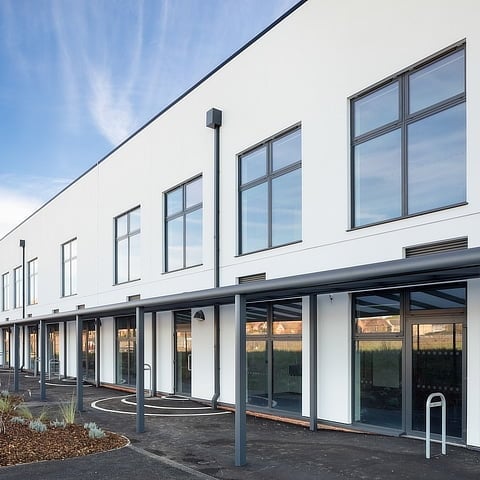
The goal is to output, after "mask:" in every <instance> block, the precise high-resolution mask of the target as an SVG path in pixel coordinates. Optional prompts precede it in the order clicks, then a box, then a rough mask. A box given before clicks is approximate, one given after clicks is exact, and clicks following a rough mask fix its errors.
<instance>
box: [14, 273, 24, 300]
mask: <svg viewBox="0 0 480 480" xmlns="http://www.w3.org/2000/svg"><path fill="white" fill-rule="evenodd" d="M13 283H14V291H13V304H14V308H20V307H22V306H23V268H22V267H17V268H16V269H15V270H14V271H13Z"/></svg>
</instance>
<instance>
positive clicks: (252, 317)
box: [246, 304, 268, 335]
mask: <svg viewBox="0 0 480 480" xmlns="http://www.w3.org/2000/svg"><path fill="white" fill-rule="evenodd" d="M267 312H268V310H267V307H266V306H265V305H262V304H257V305H255V304H253V305H247V325H246V328H247V330H246V331H247V335H266V334H267V333H268V323H267V318H268V316H267Z"/></svg>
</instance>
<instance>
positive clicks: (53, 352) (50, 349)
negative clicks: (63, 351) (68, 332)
mask: <svg viewBox="0 0 480 480" xmlns="http://www.w3.org/2000/svg"><path fill="white" fill-rule="evenodd" d="M47 369H48V370H47V372H48V376H49V377H52V376H54V375H57V376H59V375H60V331H59V326H58V323H55V324H50V325H47Z"/></svg>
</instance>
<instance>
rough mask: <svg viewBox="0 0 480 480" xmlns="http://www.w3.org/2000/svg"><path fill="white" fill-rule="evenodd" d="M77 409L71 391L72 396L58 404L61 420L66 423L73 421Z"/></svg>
mask: <svg viewBox="0 0 480 480" xmlns="http://www.w3.org/2000/svg"><path fill="white" fill-rule="evenodd" d="M76 411H77V402H76V401H75V397H74V395H73V393H72V398H71V399H70V401H69V402H67V403H61V404H60V413H61V414H62V418H63V421H64V422H65V424H66V425H70V424H72V423H75V414H76Z"/></svg>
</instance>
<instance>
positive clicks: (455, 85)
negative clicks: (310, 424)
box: [0, 0, 480, 447]
mask: <svg viewBox="0 0 480 480" xmlns="http://www.w3.org/2000/svg"><path fill="white" fill-rule="evenodd" d="M477 10H478V7H477V5H476V3H475V2H473V1H468V0H461V1H459V2H457V3H456V4H455V5H453V4H452V3H451V2H444V1H435V2H434V1H430V0H426V1H422V2H413V1H411V0H406V1H404V2H402V3H401V4H395V7H393V4H392V3H391V2H380V1H376V0H369V1H368V2H366V3H365V2H354V1H345V2H338V1H319V0H309V1H307V2H301V3H300V4H299V5H298V6H297V7H295V8H294V9H292V11H290V12H289V13H288V14H287V15H285V16H284V17H283V18H282V19H280V20H279V21H278V22H276V23H275V24H274V25H272V27H270V28H268V29H267V30H266V31H265V32H263V33H262V34H261V35H259V36H258V37H257V38H255V39H254V40H253V41H252V42H251V43H250V44H248V45H247V46H246V47H245V48H243V49H241V50H240V51H239V52H237V53H236V54H235V55H234V56H233V57H232V58H230V59H229V60H228V61H226V62H225V63H224V64H222V65H221V66H220V67H219V68H217V69H216V70H215V71H213V72H212V73H211V74H210V75H208V76H207V77H206V78H205V79H203V80H202V81H200V82H199V83H198V84H197V85H195V86H194V87H193V88H192V89H190V90H189V91H188V92H186V93H185V94H184V95H183V96H182V97H180V98H179V99H177V100H176V101H175V102H174V103H173V104H172V105H170V106H169V107H167V108H166V109H165V110H164V111H162V112H161V113H160V114H159V115H158V116H156V117H155V118H154V119H152V120H151V121H150V122H149V123H148V124H147V125H145V126H144V127H143V128H142V129H140V130H139V131H138V132H136V133H135V134H134V135H132V136H131V137H130V138H129V139H127V140H126V141H125V142H124V143H122V144H121V145H119V146H118V147H117V148H116V149H114V150H113V151H112V152H111V153H110V154H108V155H107V156H106V157H105V158H104V159H102V160H101V161H99V162H98V163H97V164H96V165H95V166H94V167H92V168H91V169H90V170H89V171H87V172H86V173H85V174H84V175H83V176H82V177H80V178H79V179H77V180H76V181H75V182H73V183H72V184H71V185H70V186H69V187H67V188H66V189H65V190H64V191H62V192H61V193H60V194H59V195H57V196H56V197H54V198H53V199H52V200H51V201H49V202H48V203H47V204H46V205H44V206H43V207H42V208H40V209H39V210H38V211H37V212H35V213H34V214H33V215H32V216H31V217H29V218H28V219H27V220H26V221H24V222H23V223H22V224H20V225H19V226H18V227H16V228H15V229H14V230H13V231H11V232H10V233H9V234H7V235H6V236H5V237H4V238H3V239H1V240H0V275H1V282H2V285H1V290H0V302H1V307H2V308H1V312H0V339H1V347H0V351H1V355H0V361H1V363H2V364H3V366H4V367H13V364H14V353H15V344H16V343H17V348H16V352H17V355H18V358H19V359H20V360H19V362H20V366H22V367H23V368H25V369H29V370H32V371H35V372H36V371H37V370H38V369H41V370H43V371H44V372H48V373H49V374H59V375H67V376H75V375H76V373H77V370H78V368H77V357H78V355H77V351H76V344H77V342H78V333H77V332H76V328H75V322H72V320H73V319H75V318H76V317H77V316H78V315H82V318H83V323H82V335H81V343H82V369H83V370H82V371H83V375H84V377H85V378H86V379H87V380H90V381H92V382H95V383H97V384H104V385H111V386H115V387H122V388H126V389H128V388H134V387H135V385H136V384H137V378H136V376H137V374H138V368H137V365H136V348H137V339H136V334H137V328H136V320H137V319H136V317H135V315H134V314H133V313H132V312H133V310H131V309H130V305H143V304H144V303H145V304H148V305H149V306H150V311H149V312H147V313H146V317H145V318H146V320H145V344H144V348H145V361H146V363H148V364H149V366H150V368H151V370H150V369H149V370H147V371H145V378H144V381H145V384H146V385H150V386H151V387H152V388H153V389H154V390H155V391H157V392H162V393H172V392H175V393H178V394H182V395H186V396H191V397H193V398H196V399H201V400H204V401H213V402H218V403H219V404H220V405H233V404H235V380H236V379H235V375H234V372H235V355H234V345H235V342H236V341H237V340H236V335H235V322H234V317H235V307H234V303H233V301H232V298H230V299H225V298H226V296H222V295H223V293H221V292H225V291H228V292H230V291H232V292H235V291H236V290H235V288H236V286H238V292H243V291H245V292H247V291H248V292H250V293H249V295H250V296H248V297H247V304H246V318H245V322H246V327H245V334H246V341H245V348H246V362H247V386H246V389H247V407H248V409H249V410H252V411H261V412H264V413H271V414H274V415H277V416H284V417H286V418H288V417H292V418H305V417H306V418H309V417H311V416H312V415H313V416H314V417H315V419H318V420H319V421H324V422H329V423H332V424H340V425H348V426H351V427H353V428H361V429H365V430H372V431H381V432H387V433H388V432H390V433H392V434H406V435H413V436H422V435H423V433H424V431H425V401H426V398H427V397H428V395H429V394H430V393H435V392H439V393H443V394H444V395H445V397H446V400H447V424H448V425H447V434H448V436H449V437H450V439H451V440H452V441H454V442H457V443H460V444H466V445H469V446H472V447H480V428H479V427H480V382H479V381H478V378H479V376H480V351H479V349H478V348H476V345H477V344H478V341H479V339H480V300H479V298H480V295H479V293H480V280H479V278H478V277H480V268H479V264H478V255H479V254H478V249H479V247H480V229H479V227H478V224H477V219H478V216H479V215H480V189H478V188H476V179H477V178H479V176H480V163H479V162H478V161H477V159H478V158H480V141H479V140H477V136H476V135H475V132H476V131H477V125H479V126H480V109H477V108H475V105H480V89H479V88H477V85H480V70H479V69H477V68H475V65H476V63H477V62H478V60H479V59H480V37H479V33H478V26H477V22H476V17H477V16H476V13H477ZM477 98H478V100H477ZM212 109H213V110H212ZM207 112H208V115H207ZM206 115H207V121H206ZM207 127H211V128H207ZM321 279H324V280H322V281H321V282H322V283H319V282H320V280H321ZM300 283H301V284H302V288H297V286H298V285H299V284H300ZM229 288H230V290H228V289H229ZM242 289H243V290H242ZM184 292H189V293H190V297H191V298H193V299H195V298H200V294H198V295H197V297H196V296H195V295H196V294H195V292H206V293H205V295H204V294H203V293H202V295H204V296H203V297H202V300H198V301H197V302H195V300H188V301H185V302H184V303H182V302H181V299H180V298H181V297H178V298H179V300H176V301H175V302H173V301H172V303H171V304H168V302H167V301H166V300H162V299H168V298H174V296H175V295H178V294H181V293H184ZM217 292H218V293H217ZM190 297H189V298H190ZM220 297H222V299H223V300H221V301H220V300H219V298H220ZM175 298H177V297H175ZM185 298H187V297H185ZM155 299H158V308H155V306H154V305H157V304H155ZM142 302H144V303H142ZM115 306H118V308H116V307H115ZM111 312H113V313H111ZM312 318H313V319H314V323H315V325H314V328H312V320H311V319H312ZM39 322H43V323H44V324H45V326H46V334H45V338H44V342H43V344H42V342H40V335H39V325H40V323H39ZM43 323H42V324H43ZM13 325H17V326H18V329H19V331H18V339H17V340H18V342H15V341H14V338H13V336H14V335H13V330H14V327H13ZM312 335H314V336H312ZM42 352H43V356H42V355H41V354H42ZM39 358H43V362H39ZM312 402H314V405H312ZM312 412H313V413H312ZM436 415H437V414H436V413H434V418H433V425H434V430H435V429H437V430H436V431H437V432H438V423H439V419H438V418H437V417H436Z"/></svg>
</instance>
